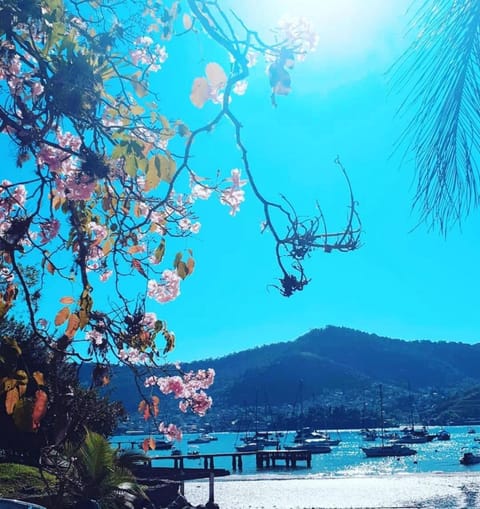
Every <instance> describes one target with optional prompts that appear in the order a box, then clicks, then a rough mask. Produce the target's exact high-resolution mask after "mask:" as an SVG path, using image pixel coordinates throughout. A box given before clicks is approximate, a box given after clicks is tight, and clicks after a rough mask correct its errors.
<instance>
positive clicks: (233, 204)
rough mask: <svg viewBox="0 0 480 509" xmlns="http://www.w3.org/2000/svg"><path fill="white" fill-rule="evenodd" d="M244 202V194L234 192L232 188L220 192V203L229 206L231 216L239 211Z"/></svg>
mask: <svg viewBox="0 0 480 509" xmlns="http://www.w3.org/2000/svg"><path fill="white" fill-rule="evenodd" d="M243 201H245V192H244V191H243V190H241V189H239V190H235V189H233V188H229V189H226V190H225V191H222V193H221V196H220V203H221V204H222V205H229V206H230V212H229V214H230V215H231V216H234V215H235V214H236V213H237V212H238V211H239V210H240V204H241V203H242V202H243Z"/></svg>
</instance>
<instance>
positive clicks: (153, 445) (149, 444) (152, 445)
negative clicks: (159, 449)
mask: <svg viewBox="0 0 480 509" xmlns="http://www.w3.org/2000/svg"><path fill="white" fill-rule="evenodd" d="M148 446H149V447H150V449H151V450H152V451H154V450H155V447H156V443H155V439H154V438H153V437H150V441H149V443H148Z"/></svg>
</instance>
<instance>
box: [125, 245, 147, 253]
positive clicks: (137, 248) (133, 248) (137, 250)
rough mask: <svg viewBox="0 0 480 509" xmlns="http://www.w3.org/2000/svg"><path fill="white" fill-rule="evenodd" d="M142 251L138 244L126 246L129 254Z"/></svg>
mask: <svg viewBox="0 0 480 509" xmlns="http://www.w3.org/2000/svg"><path fill="white" fill-rule="evenodd" d="M143 251H144V248H143V247H142V246H139V245H136V246H130V247H129V248H128V252H129V253H130V254H137V253H142V252H143Z"/></svg>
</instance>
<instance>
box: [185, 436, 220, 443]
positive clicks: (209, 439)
mask: <svg viewBox="0 0 480 509" xmlns="http://www.w3.org/2000/svg"><path fill="white" fill-rule="evenodd" d="M213 440H218V438H217V437H214V436H213V435H209V434H208V433H202V434H201V435H199V436H198V437H197V438H191V439H190V440H187V444H208V443H209V442H212V441H213Z"/></svg>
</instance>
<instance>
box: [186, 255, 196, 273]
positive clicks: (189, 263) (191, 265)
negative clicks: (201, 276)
mask: <svg viewBox="0 0 480 509" xmlns="http://www.w3.org/2000/svg"><path fill="white" fill-rule="evenodd" d="M194 267H195V260H194V259H193V258H189V259H188V260H187V269H188V274H191V273H192V272H193V269H194Z"/></svg>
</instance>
